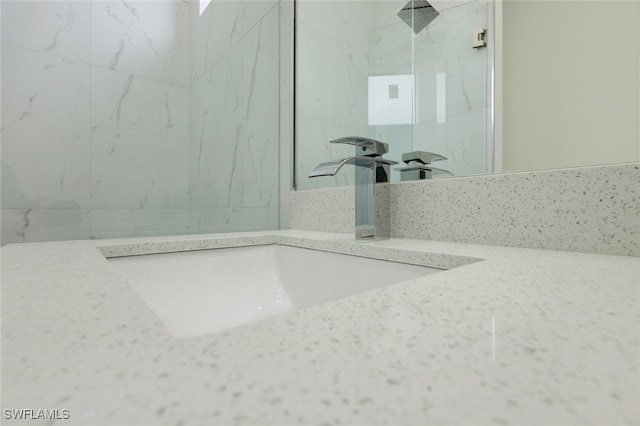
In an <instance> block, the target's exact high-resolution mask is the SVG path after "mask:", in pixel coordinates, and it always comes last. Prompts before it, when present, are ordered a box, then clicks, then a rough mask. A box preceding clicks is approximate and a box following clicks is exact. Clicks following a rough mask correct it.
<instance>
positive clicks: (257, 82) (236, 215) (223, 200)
mask: <svg viewBox="0 0 640 426" xmlns="http://www.w3.org/2000/svg"><path fill="white" fill-rule="evenodd" d="M279 19H280V15H279V9H278V6H277V1H268V0H262V1H260V0H255V1H242V2H238V1H219V0H218V1H214V2H212V3H211V4H210V5H209V7H208V8H207V9H206V10H205V11H204V13H203V14H202V16H199V17H198V16H197V7H193V8H192V26H191V34H192V35H191V40H192V41H193V43H192V45H191V58H192V65H193V66H192V75H191V77H192V85H191V89H190V111H191V112H190V117H191V119H190V124H189V125H190V135H191V136H190V144H189V162H190V175H189V191H190V195H191V208H192V211H191V228H192V230H193V232H224V231H244V230H262V229H274V228H277V227H278V222H279V216H278V215H279V212H278V206H279V203H280V195H279V185H280V182H279V179H280V171H279V170H280V169H279V155H280V150H279V144H280V139H279V52H278V46H279Z"/></svg>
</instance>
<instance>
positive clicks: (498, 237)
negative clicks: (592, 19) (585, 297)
mask: <svg viewBox="0 0 640 426" xmlns="http://www.w3.org/2000/svg"><path fill="white" fill-rule="evenodd" d="M639 188H640V163H629V164H620V165H607V166H593V167H581V168H572V169H561V170H546V171H539V172H524V173H510V174H498V175H487V176H475V177H463V178H455V179H436V180H430V181H418V182H402V183H396V184H392V185H391V235H392V237H397V238H416V239H425V240H434V241H455V242H464V243H475V244H491V245H501V246H511V247H528V248H538V249H549V250H564V251H577V252H586V253H599V254H612V255H623V256H640V204H639V203H638V199H639V197H640V192H639ZM290 198H291V206H290V208H291V212H290V214H291V229H298V230H305V231H321V232H343V233H351V232H353V230H354V225H353V224H354V216H353V212H354V188H353V187H343V188H330V189H322V190H309V191H294V192H291V194H290ZM326 206H331V207H330V208H327V207H326ZM320 210H321V212H320ZM319 212H320V213H319Z"/></svg>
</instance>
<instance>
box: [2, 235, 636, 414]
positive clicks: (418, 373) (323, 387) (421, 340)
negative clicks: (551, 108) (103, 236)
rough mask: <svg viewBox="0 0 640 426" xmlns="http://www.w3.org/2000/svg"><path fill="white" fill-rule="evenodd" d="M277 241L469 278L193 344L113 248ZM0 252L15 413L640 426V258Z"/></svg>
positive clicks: (472, 250) (340, 304)
mask: <svg viewBox="0 0 640 426" xmlns="http://www.w3.org/2000/svg"><path fill="white" fill-rule="evenodd" d="M271 243H278V244H287V245H294V246H303V247H309V248H316V249H323V250H328V251H337V252H343V253H351V254H359V255H367V256H371V257H377V258H383V259H394V260H407V261H409V262H417V263H421V264H429V265H431V266H436V267H441V268H449V267H453V266H458V267H457V268H454V269H450V270H447V271H444V272H440V273H437V274H433V275H429V276H426V277H424V278H420V279H417V280H413V281H408V282H405V283H401V284H397V285H394V286H389V287H386V288H384V289H380V290H375V291H371V292H368V293H362V294H359V295H355V296H351V297H347V298H343V299H339V300H336V301H333V302H328V303H324V304H321V305H316V306H312V307H309V308H305V309H302V310H299V311H296V312H293V313H290V314H283V315H280V316H276V317H272V318H270V319H266V320H263V321H261V322H258V323H253V324H250V325H246V326H241V327H238V328H234V329H231V330H228V331H225V332H221V333H217V334H212V335H207V336H203V337H196V338H183V339H181V338H176V337H173V336H172V335H171V334H170V333H169V332H168V331H167V329H166V328H165V326H164V325H163V324H162V323H161V322H160V321H159V320H158V319H157V317H156V316H155V314H154V313H153V312H152V311H151V310H150V309H149V308H148V307H147V305H146V304H145V303H144V302H142V300H141V299H139V297H138V296H137V294H136V293H135V292H134V291H133V289H132V288H130V286H129V285H128V284H127V282H126V281H125V280H124V278H123V277H122V276H121V275H119V274H118V273H117V272H116V271H115V270H114V269H113V268H112V266H111V265H110V263H109V262H108V261H107V260H106V259H105V258H104V256H103V254H102V253H104V255H106V256H115V255H126V254H140V253H150V252H163V251H177V250H191V249H204V248H215V247H225V246H238V245H252V244H271ZM1 256H2V265H1V266H2V271H1V278H2V408H3V410H4V409H34V410H37V409H60V410H62V409H67V410H69V414H70V419H69V420H60V421H56V422H55V424H62V425H85V424H100V425H200V424H206V425H213V424H222V425H231V424H241V425H290V424H291V425H293V424H305V425H307V424H309V425H322V424H326V425H337V424H343V425H426V424H433V425H448V424H473V425H490V424H491V425H493V424H496V425H507V424H514V425H516V424H517V425H524V424H527V425H533V424H539V425H587V424H592V425H604V424H606V425H619V424H625V425H638V424H640V404H639V401H640V369H639V364H640V297H639V296H640V258H634V257H617V256H605V255H595V254H577V253H568V252H559V251H544V250H533V249H518V248H505V247H494V246H484V245H471V244H461V243H442V242H432V241H419V240H401V239H392V240H387V241H379V242H365V243H362V242H356V241H354V240H353V239H352V237H351V236H350V235H345V234H324V233H313V232H303V231H276V232H261V233H243V234H224V235H199V236H185V237H158V238H148V239H127V240H109V241H106V240H98V241H73V242H59V243H34V244H21V245H9V246H6V247H5V248H3V249H2V251H1ZM480 259H482V260H480ZM460 265H463V266H460ZM3 413H5V412H4V411H3ZM4 417H6V414H5V415H3V418H4ZM33 423H34V424H48V423H47V422H46V421H43V420H34V421H33ZM3 424H21V425H24V424H30V422H28V421H24V420H16V421H15V422H14V421H13V420H3Z"/></svg>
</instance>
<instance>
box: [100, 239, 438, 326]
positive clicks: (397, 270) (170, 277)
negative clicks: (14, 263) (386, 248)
mask: <svg viewBox="0 0 640 426" xmlns="http://www.w3.org/2000/svg"><path fill="white" fill-rule="evenodd" d="M109 261H110V262H111V263H112V264H113V266H114V267H115V268H116V269H117V270H118V271H120V272H121V273H122V275H124V276H125V277H126V278H127V280H128V282H129V283H130V285H131V286H132V287H133V288H134V289H135V290H136V292H137V293H138V294H139V295H140V297H141V298H142V299H143V300H144V301H145V302H146V303H147V305H149V307H150V308H151V309H152V310H153V311H154V312H155V313H156V314H157V316H158V317H159V318H160V319H161V320H162V321H163V322H164V324H165V325H166V326H167V328H168V329H169V330H170V331H171V332H172V333H173V334H174V335H175V336H177V337H193V336H200V335H204V334H208V333H212V332H216V331H220V330H224V329H228V328H232V327H235V326H238V325H242V324H246V323H250V322H254V321H258V320H261V319H264V318H266V317H269V316H272V315H277V314H281V313H285V312H290V311H293V310H296V309H300V308H303V307H306V306H311V305H315V304H318V303H322V302H326V301H329V300H334V299H338V298H341V297H345V296H350V295H353V294H356V293H362V292H365V291H369V290H373V289H376V288H381V287H385V286H388V285H391V284H396V283H400V282H403V281H408V280H412V279H415V278H418V277H422V276H425V275H429V274H433V273H435V272H439V271H441V270H440V269H435V268H428V267H424V266H416V265H408V264H403V263H396V262H388V261H383V260H375V259H369V258H364V257H356V256H349V255H343V254H336V253H330V252H324V251H317V250H309V249H303V248H297V247H289V246H282V245H264V246H247V247H235V248H224V249H215V250H201V251H188V252H177V253H163V254H151V255H142V256H128V257H116V258H110V259H109Z"/></svg>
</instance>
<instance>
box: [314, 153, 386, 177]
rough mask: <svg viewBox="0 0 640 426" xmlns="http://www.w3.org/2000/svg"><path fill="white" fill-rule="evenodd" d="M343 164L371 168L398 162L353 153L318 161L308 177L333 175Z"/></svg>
mask: <svg viewBox="0 0 640 426" xmlns="http://www.w3.org/2000/svg"><path fill="white" fill-rule="evenodd" d="M345 164H353V165H354V166H356V167H367V168H373V166H374V164H375V165H376V166H381V165H385V164H386V165H390V164H398V163H397V162H396V161H392V160H387V159H385V158H382V157H368V156H364V155H354V156H353V157H347V158H343V159H342V160H336V161H327V162H326V163H320V164H318V165H317V166H316V168H315V169H313V170H312V171H311V173H309V177H310V178H312V177H318V176H335V175H336V173H338V172H339V171H340V169H341V168H342V166H344V165H345ZM377 181H378V182H385V181H386V182H388V179H387V180H384V179H378V180H377Z"/></svg>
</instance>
